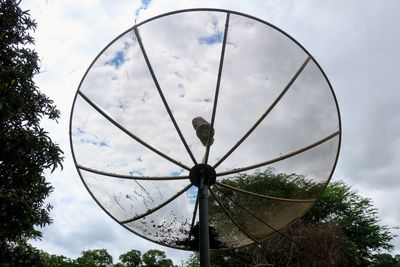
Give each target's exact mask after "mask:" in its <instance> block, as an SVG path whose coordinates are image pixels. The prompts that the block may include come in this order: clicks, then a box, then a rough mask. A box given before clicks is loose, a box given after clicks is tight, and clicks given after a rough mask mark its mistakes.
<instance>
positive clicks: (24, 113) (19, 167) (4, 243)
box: [0, 0, 62, 265]
mask: <svg viewBox="0 0 400 267" xmlns="http://www.w3.org/2000/svg"><path fill="white" fill-rule="evenodd" d="M19 2H20V1H13V0H0V28H1V31H0V81H1V82H0V144H1V145H0V203H1V205H0V258H1V259H2V262H3V263H9V264H10V265H13V264H12V263H13V262H14V260H15V257H14V256H15V253H16V251H17V250H18V248H17V247H18V245H20V244H21V245H23V244H24V242H25V240H27V239H29V238H39V237H40V236H41V233H40V231H38V230H37V227H43V226H45V225H47V224H49V223H51V218H50V216H49V211H50V209H51V208H52V207H51V205H49V204H46V203H45V202H44V200H45V198H46V197H47V196H48V195H49V194H50V192H51V191H52V189H53V188H52V186H51V185H50V184H49V183H48V182H46V180H45V177H44V171H45V170H46V169H51V170H52V171H54V169H55V168H57V167H58V166H59V165H61V162H62V157H61V154H62V151H61V149H60V148H59V146H58V145H57V144H55V143H53V142H52V140H51V139H50V137H49V136H48V133H47V132H46V131H45V130H44V129H43V128H42V127H41V126H40V122H41V119H42V118H45V117H47V118H48V119H50V120H57V119H58V118H59V116H60V112H59V111H58V110H57V109H56V106H55V105H54V103H53V101H52V100H50V99H49V98H48V97H47V96H46V95H44V94H43V93H41V92H40V91H39V89H38V88H37V86H36V85H35V83H34V81H33V77H34V75H35V74H37V73H39V71H40V68H39V65H38V55H37V53H36V52H35V51H34V50H33V49H32V46H33V45H34V39H33V38H32V36H31V35H30V32H31V31H34V30H35V28H36V23H35V21H34V20H32V19H31V18H30V15H29V13H28V11H22V10H21V8H20V7H19Z"/></svg>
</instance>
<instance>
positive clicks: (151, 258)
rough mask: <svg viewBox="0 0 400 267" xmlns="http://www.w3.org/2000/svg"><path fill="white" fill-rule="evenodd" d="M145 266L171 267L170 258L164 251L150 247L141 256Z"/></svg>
mask: <svg viewBox="0 0 400 267" xmlns="http://www.w3.org/2000/svg"><path fill="white" fill-rule="evenodd" d="M142 261H143V263H144V266H146V267H173V262H172V260H170V259H168V258H167V256H166V255H165V252H164V251H160V250H157V249H150V250H149V251H147V252H146V253H144V254H143V256H142Z"/></svg>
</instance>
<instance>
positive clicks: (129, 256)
mask: <svg viewBox="0 0 400 267" xmlns="http://www.w3.org/2000/svg"><path fill="white" fill-rule="evenodd" d="M119 260H120V262H121V266H123V267H139V266H140V265H141V264H142V259H141V253H140V251H139V250H136V249H132V250H131V251H128V252H126V253H124V254H122V255H120V256H119Z"/></svg>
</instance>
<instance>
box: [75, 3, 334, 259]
mask: <svg viewBox="0 0 400 267" xmlns="http://www.w3.org/2000/svg"><path fill="white" fill-rule="evenodd" d="M340 141H341V124H340V115H339V109H338V105H337V101H336V98H335V95H334V92H333V90H332V87H331V85H330V83H329V81H328V79H327V77H326V75H325V74H324V72H323V71H322V69H321V67H320V66H319V65H318V63H317V62H316V61H315V59H314V58H313V57H312V56H311V55H310V54H309V53H308V52H307V51H306V50H305V49H304V48H303V47H302V46H301V45H300V44H299V43H298V42H297V41H295V40H294V39H293V38H292V37H290V36H289V35H288V34H286V33H285V32H283V31H282V30H280V29H279V28H277V27H275V26H273V25H271V24H269V23H267V22H265V21H262V20H260V19H258V18H255V17H251V16H248V15H245V14H241V13H238V12H234V11H228V10H217V9H191V10H181V11H175V12H171V13H167V14H163V15H160V16H157V17H154V18H151V19H149V20H146V21H144V22H142V23H140V24H137V25H135V26H134V27H132V28H130V29H128V30H127V31H125V32H124V33H122V34H121V35H119V36H118V37H117V38H115V39H114V40H113V41H112V42H111V43H110V44H109V45H107V46H106V48H104V49H103V50H102V51H101V52H100V54H99V55H98V56H97V57H96V58H95V60H94V61H93V63H92V64H91V65H90V67H89V68H88V70H87V71H86V73H85V75H84V77H83V78H82V81H81V82H80V84H79V88H78V91H77V93H76V96H75V99H74V103H73V107H72V112H71V120H70V142H71V149H72V154H73V158H74V161H75V165H76V168H77V170H78V172H79V175H80V177H81V179H82V181H83V183H84V185H85V186H86V188H87V190H88V191H89V193H90V194H91V196H92V197H93V199H94V200H95V201H96V202H97V203H98V204H99V205H100V207H101V208H102V209H103V210H104V211H105V212H106V213H107V214H108V215H109V216H111V217H112V218H113V219H114V220H115V221H116V222H118V223H119V224H121V225H122V226H124V227H125V228H127V229H128V230H130V231H131V232H133V233H135V234H137V235H139V236H141V237H143V238H145V239H147V240H150V241H153V242H156V243H158V244H161V245H165V246H169V247H172V248H178V249H184V250H197V249H198V248H199V243H198V239H200V251H201V253H203V254H202V255H205V256H201V258H202V264H203V263H204V264H205V265H206V263H205V262H206V261H207V260H206V259H205V260H204V257H208V255H207V253H208V244H210V247H211V248H234V247H241V246H244V245H248V244H251V243H254V242H259V241H262V240H265V239H266V238H268V237H269V236H271V235H272V234H274V233H276V232H278V231H280V230H282V229H283V228H285V227H286V226H287V225H289V224H291V223H292V222H294V221H295V220H296V219H298V218H300V217H302V216H303V215H304V214H305V213H306V212H307V211H308V210H309V209H310V208H311V207H312V206H313V205H314V203H315V202H316V200H317V198H318V197H319V195H320V194H321V192H322V191H323V189H324V188H325V186H326V184H327V183H328V181H329V179H330V177H331V176H332V173H333V171H334V168H335V166H336V162H337V159H338V155H339V147H340ZM208 193H210V195H209V197H208ZM207 198H208V199H207ZM207 201H209V203H208V204H207ZM199 206H200V208H199ZM207 208H208V209H207ZM199 213H200V215H199ZM199 217H200V218H199ZM199 220H200V221H199ZM199 229H200V232H199ZM205 231H206V232H209V233H208V234H206V232H205ZM204 248H206V249H204ZM202 250H203V251H202ZM205 250H207V251H205Z"/></svg>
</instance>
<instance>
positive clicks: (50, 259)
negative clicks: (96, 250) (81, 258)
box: [40, 251, 79, 267]
mask: <svg viewBox="0 0 400 267" xmlns="http://www.w3.org/2000/svg"><path fill="white" fill-rule="evenodd" d="M40 257H41V261H42V262H43V263H44V266H51V267H76V266H79V265H78V264H76V263H74V260H72V259H70V258H68V257H65V256H62V255H55V254H49V253H47V252H45V251H41V252H40Z"/></svg>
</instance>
